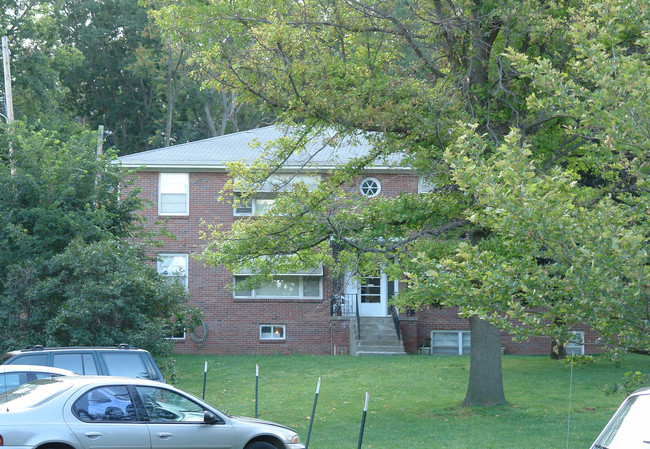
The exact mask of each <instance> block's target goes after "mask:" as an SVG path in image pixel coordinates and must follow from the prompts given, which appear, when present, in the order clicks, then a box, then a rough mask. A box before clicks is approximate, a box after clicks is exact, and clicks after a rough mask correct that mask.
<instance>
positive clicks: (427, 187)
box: [418, 176, 436, 193]
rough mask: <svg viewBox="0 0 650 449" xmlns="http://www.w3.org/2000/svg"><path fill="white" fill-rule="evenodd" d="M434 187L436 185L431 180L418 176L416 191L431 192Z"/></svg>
mask: <svg viewBox="0 0 650 449" xmlns="http://www.w3.org/2000/svg"><path fill="white" fill-rule="evenodd" d="M435 188H436V185H435V182H434V181H433V180H431V179H429V178H424V177H422V176H418V193H431V192H433V191H434V190H435Z"/></svg>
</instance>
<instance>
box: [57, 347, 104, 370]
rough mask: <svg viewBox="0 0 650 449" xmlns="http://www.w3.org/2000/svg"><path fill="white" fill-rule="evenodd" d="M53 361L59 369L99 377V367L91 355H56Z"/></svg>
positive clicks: (80, 353) (77, 353) (76, 353)
mask: <svg viewBox="0 0 650 449" xmlns="http://www.w3.org/2000/svg"><path fill="white" fill-rule="evenodd" d="M53 360H54V363H53V365H54V366H56V367H57V368H64V369H69V370H70V371H74V372H75V373H80V374H86V375H91V376H95V375H97V365H96V364H95V360H94V359H93V355H92V354H91V353H88V352H86V353H82V352H75V353H72V354H54V359H53Z"/></svg>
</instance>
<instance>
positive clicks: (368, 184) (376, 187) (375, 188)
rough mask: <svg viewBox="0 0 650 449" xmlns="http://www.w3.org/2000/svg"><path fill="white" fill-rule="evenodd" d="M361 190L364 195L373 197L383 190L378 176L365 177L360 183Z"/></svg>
mask: <svg viewBox="0 0 650 449" xmlns="http://www.w3.org/2000/svg"><path fill="white" fill-rule="evenodd" d="M359 190H361V194H362V195H363V196H367V197H368V198H372V197H374V196H377V195H379V192H381V184H380V183H379V181H378V180H377V179H376V178H365V179H364V180H363V181H361V184H360V185H359Z"/></svg>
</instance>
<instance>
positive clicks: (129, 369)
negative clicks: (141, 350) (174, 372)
mask: <svg viewBox="0 0 650 449" xmlns="http://www.w3.org/2000/svg"><path fill="white" fill-rule="evenodd" d="M101 356H102V358H103V359H104V365H106V370H107V371H108V375H109V376H124V377H137V378H139V379H149V378H150V377H151V376H150V375H149V370H148V369H147V367H146V366H145V364H144V361H143V360H142V357H140V354H137V353H133V352H111V353H108V352H107V353H103V354H101Z"/></svg>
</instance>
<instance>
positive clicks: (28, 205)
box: [0, 122, 193, 355]
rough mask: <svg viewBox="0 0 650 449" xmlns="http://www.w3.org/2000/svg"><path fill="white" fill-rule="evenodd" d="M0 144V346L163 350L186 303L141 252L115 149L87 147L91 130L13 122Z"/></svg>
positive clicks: (137, 203)
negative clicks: (131, 346) (59, 129)
mask: <svg viewBox="0 0 650 449" xmlns="http://www.w3.org/2000/svg"><path fill="white" fill-rule="evenodd" d="M62 136H65V139H66V140H65V141H64V140H62ZM9 138H10V139H9ZM0 148H1V152H0V161H1V163H0V217H1V218H0V220H1V226H0V310H1V315H2V322H3V327H2V331H0V334H1V337H2V338H1V341H2V344H1V347H2V349H4V350H7V349H16V348H21V347H26V346H28V345H33V344H46V345H114V344H119V343H130V344H134V345H140V346H142V347H145V348H148V349H150V350H151V351H153V352H154V353H156V354H159V355H160V354H166V353H169V351H170V349H171V347H170V346H171V345H170V343H169V342H168V341H166V340H165V339H164V336H165V335H166V334H167V332H168V331H169V329H170V327H171V326H172V324H173V323H174V322H179V323H184V322H189V320H190V319H191V318H192V314H193V312H192V309H190V308H188V306H187V305H186V301H187V292H186V291H185V289H184V287H183V286H180V285H176V284H170V283H168V282H166V281H165V280H164V279H163V278H162V277H160V276H159V275H158V273H157V270H156V268H155V265H154V264H152V262H153V261H152V260H151V259H150V257H148V256H147V254H146V250H147V248H148V245H147V240H148V239H147V236H146V235H145V234H144V233H143V232H142V230H141V229H139V221H138V220H137V218H136V215H135V214H134V212H135V211H136V210H138V208H140V207H142V201H141V200H140V199H139V198H138V197H137V191H135V190H134V191H132V192H129V193H128V194H121V192H120V185H123V182H124V181H125V179H124V176H125V173H123V172H122V169H121V168H120V167H119V166H118V165H116V164H113V163H112V161H113V160H114V158H115V154H114V153H113V152H112V151H109V152H105V153H104V154H101V155H98V154H97V153H96V149H97V134H96V133H88V132H83V131H80V130H77V131H76V132H72V133H71V132H70V131H69V130H66V131H65V132H63V133H58V132H55V131H45V130H40V131H33V130H31V129H29V128H28V127H26V126H25V125H24V124H23V123H22V122H14V123H12V124H11V125H10V126H9V129H8V130H7V132H6V133H5V134H3V135H2V143H1V145H0ZM10 149H11V152H9V150H10ZM136 237H138V239H135V238H136ZM138 241H139V242H140V243H136V242H138Z"/></svg>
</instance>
